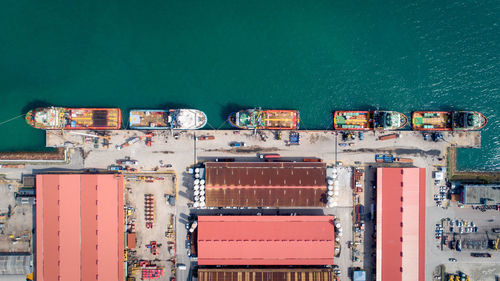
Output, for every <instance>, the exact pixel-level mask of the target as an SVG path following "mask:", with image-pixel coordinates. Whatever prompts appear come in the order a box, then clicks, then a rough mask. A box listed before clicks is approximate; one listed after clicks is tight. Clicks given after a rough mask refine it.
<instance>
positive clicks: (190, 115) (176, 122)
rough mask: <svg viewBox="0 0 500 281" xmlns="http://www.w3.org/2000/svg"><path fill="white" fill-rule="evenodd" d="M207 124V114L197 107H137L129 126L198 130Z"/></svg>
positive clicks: (131, 116) (132, 113)
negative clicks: (164, 108)
mask: <svg viewBox="0 0 500 281" xmlns="http://www.w3.org/2000/svg"><path fill="white" fill-rule="evenodd" d="M206 124H207V116H206V114H205V113H204V112H202V111H200V110H196V109H166V110H163V109H135V110H131V111H130V114H129V127H130V128H131V129H135V130H197V129H200V128H203V127H204V126H205V125H206Z"/></svg>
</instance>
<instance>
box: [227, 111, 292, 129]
mask: <svg viewBox="0 0 500 281" xmlns="http://www.w3.org/2000/svg"><path fill="white" fill-rule="evenodd" d="M227 120H228V122H229V124H231V125H232V126H234V127H236V128H239V129H250V130H297V129H299V122H300V116H299V111H298V110H281V109H269V110H263V109H260V108H253V109H244V110H240V111H238V112H234V113H231V114H230V115H229V117H228V119H227Z"/></svg>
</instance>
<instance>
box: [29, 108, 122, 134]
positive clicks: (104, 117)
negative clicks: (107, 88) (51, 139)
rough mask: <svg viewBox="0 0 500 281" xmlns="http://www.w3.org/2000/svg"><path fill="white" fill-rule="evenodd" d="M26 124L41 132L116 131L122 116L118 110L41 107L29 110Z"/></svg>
mask: <svg viewBox="0 0 500 281" xmlns="http://www.w3.org/2000/svg"><path fill="white" fill-rule="evenodd" d="M26 122H27V123H28V124H29V125H30V126H32V127H33V128H37V129H43V130H61V129H64V130H117V129H120V127H121V123H122V115H121V110H120V109H119V108H67V107H41V108H36V109H33V110H30V111H29V112H28V113H27V114H26Z"/></svg>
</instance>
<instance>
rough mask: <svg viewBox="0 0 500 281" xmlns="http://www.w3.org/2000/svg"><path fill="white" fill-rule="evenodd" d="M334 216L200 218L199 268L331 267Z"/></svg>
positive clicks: (333, 242) (333, 244) (333, 247)
mask: <svg viewBox="0 0 500 281" xmlns="http://www.w3.org/2000/svg"><path fill="white" fill-rule="evenodd" d="M333 220H334V217H333V216H200V217H198V264H199V265H332V264H333V256H334V249H335V240H334V238H335V237H334V236H335V231H334V224H333Z"/></svg>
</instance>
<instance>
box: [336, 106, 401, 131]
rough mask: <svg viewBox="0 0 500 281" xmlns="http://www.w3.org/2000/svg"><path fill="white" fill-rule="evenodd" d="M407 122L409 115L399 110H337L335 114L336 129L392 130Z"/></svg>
mask: <svg viewBox="0 0 500 281" xmlns="http://www.w3.org/2000/svg"><path fill="white" fill-rule="evenodd" d="M407 123H408V117H406V116H405V115H404V114H403V113H400V112H397V111H385V110H372V111H335V113H334V116H333V127H334V129H335V130H352V131H369V130H383V131H391V130H398V129H401V128H403V127H404V126H406V124H407Z"/></svg>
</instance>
